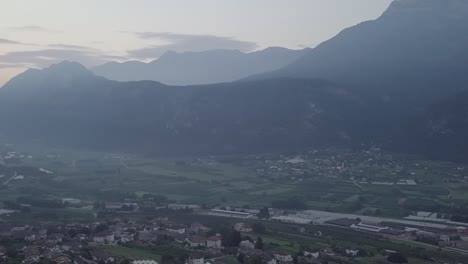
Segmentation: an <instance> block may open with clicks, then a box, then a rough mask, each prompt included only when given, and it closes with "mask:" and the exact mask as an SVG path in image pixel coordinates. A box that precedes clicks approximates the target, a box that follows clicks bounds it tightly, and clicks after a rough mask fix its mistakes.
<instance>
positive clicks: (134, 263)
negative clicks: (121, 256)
mask: <svg viewBox="0 0 468 264" xmlns="http://www.w3.org/2000/svg"><path fill="white" fill-rule="evenodd" d="M132 264H158V262H156V261H154V260H134V261H132Z"/></svg>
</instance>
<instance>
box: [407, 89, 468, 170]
mask: <svg viewBox="0 0 468 264" xmlns="http://www.w3.org/2000/svg"><path fill="white" fill-rule="evenodd" d="M403 128H404V129H403V130H402V132H403V133H402V134H403V136H402V137H401V138H402V139H406V140H404V141H402V142H401V143H402V146H406V150H408V151H413V152H420V153H421V152H422V153H425V154H426V155H428V156H430V157H432V158H435V159H444V160H457V161H463V162H466V161H468V138H467V137H466V135H468V92H461V93H458V94H456V95H455V96H451V97H449V98H447V99H444V100H441V101H440V102H438V103H436V104H433V105H431V106H430V107H429V108H428V109H427V110H426V111H425V112H424V113H423V114H421V115H419V116H417V117H415V118H413V119H411V120H410V121H409V122H408V123H407V124H406V125H405V126H404V127H403ZM402 149H404V148H402Z"/></svg>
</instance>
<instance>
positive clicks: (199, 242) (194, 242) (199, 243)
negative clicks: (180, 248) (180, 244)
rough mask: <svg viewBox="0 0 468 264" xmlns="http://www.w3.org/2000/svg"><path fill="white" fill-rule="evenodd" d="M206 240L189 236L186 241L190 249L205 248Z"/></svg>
mask: <svg viewBox="0 0 468 264" xmlns="http://www.w3.org/2000/svg"><path fill="white" fill-rule="evenodd" d="M206 242H207V239H206V238H204V237H200V236H191V237H189V238H188V239H187V243H188V244H189V245H190V247H206Z"/></svg>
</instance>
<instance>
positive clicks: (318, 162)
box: [0, 146, 468, 217]
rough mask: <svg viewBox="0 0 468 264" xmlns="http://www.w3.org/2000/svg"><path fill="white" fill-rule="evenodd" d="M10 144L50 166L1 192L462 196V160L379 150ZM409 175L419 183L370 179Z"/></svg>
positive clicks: (233, 202) (333, 200)
mask: <svg viewBox="0 0 468 264" xmlns="http://www.w3.org/2000/svg"><path fill="white" fill-rule="evenodd" d="M15 151H16V152H18V153H26V154H25V155H24V156H30V157H31V158H25V159H22V160H21V163H20V164H18V165H15V166H19V165H20V166H29V167H36V168H41V169H43V170H46V171H49V172H50V173H49V174H43V175H41V176H37V175H25V177H24V179H22V180H12V181H10V182H9V183H8V184H7V185H3V186H2V189H1V190H0V198H1V199H2V200H3V201H8V200H15V199H17V198H18V197H19V196H22V195H23V194H25V193H28V194H30V195H37V196H40V197H48V198H49V199H50V198H51V199H58V200H60V199H64V198H73V199H79V200H81V201H84V202H87V203H88V204H92V203H94V202H96V201H118V200H121V199H122V197H125V196H126V195H129V194H131V195H140V196H141V195H144V194H157V195H164V196H166V197H167V198H168V199H169V200H171V201H172V202H177V203H182V204H198V205H206V206H210V207H211V206H230V207H244V208H249V207H250V208H254V207H257V208H258V207H263V206H271V205H272V203H274V202H275V201H278V200H288V199H291V198H293V197H295V198H298V199H300V200H301V205H300V206H301V207H300V208H297V209H315V210H325V211H333V212H345V213H355V214H363V215H378V216H389V217H402V216H406V215H408V214H409V213H410V212H411V211H412V210H414V209H415V208H420V210H427V211H434V210H441V208H442V209H443V208H446V207H448V206H449V205H450V204H452V203H458V204H463V203H465V202H468V196H467V195H466V193H467V192H466V190H467V188H468V184H467V183H466V179H465V178H464V177H467V175H468V174H467V170H465V168H464V167H463V166H462V165H460V164H453V163H447V162H436V161H426V160H420V159H417V158H416V157H409V156H400V155H398V154H392V153H388V152H384V151H380V150H369V151H364V152H353V151H350V150H336V149H327V150H320V151H311V152H307V153H294V154H288V155H286V154H275V153H269V154H262V155H256V156H253V155H250V156H216V157H214V156H211V157H210V156H207V157H177V158H170V157H150V156H139V155H134V154H125V153H101V152H89V151H69V150H64V149H50V148H43V147H40V148H39V147H37V148H31V146H28V147H21V146H15ZM5 178H7V177H5ZM408 178H410V179H412V180H414V182H415V183H417V184H415V185H397V184H392V185H381V184H373V182H380V181H385V182H397V181H398V180H399V179H408ZM66 215H68V214H66ZM71 215H72V216H71V217H74V216H73V215H76V214H71ZM85 215H86V214H85ZM88 216H89V214H88ZM88 216H87V217H88ZM65 217H69V216H65Z"/></svg>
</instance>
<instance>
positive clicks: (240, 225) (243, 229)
mask: <svg viewBox="0 0 468 264" xmlns="http://www.w3.org/2000/svg"><path fill="white" fill-rule="evenodd" d="M234 230H236V231H238V232H242V233H250V232H252V227H251V226H249V225H246V224H244V223H236V224H235V225H234Z"/></svg>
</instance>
